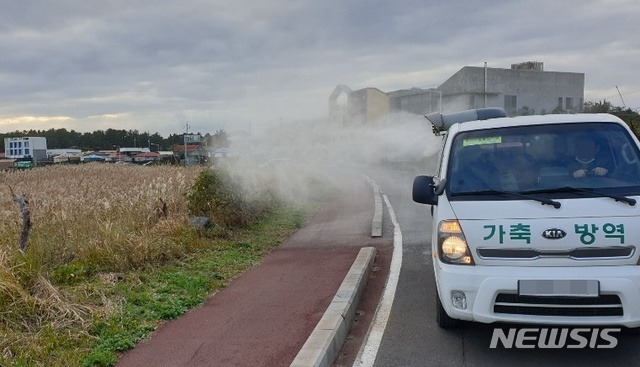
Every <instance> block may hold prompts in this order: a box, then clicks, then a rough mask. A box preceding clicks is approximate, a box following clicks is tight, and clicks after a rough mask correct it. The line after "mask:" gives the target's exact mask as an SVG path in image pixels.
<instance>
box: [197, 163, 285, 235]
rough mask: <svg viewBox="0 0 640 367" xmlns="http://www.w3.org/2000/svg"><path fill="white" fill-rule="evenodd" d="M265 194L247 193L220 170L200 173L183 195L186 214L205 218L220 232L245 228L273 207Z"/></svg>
mask: <svg viewBox="0 0 640 367" xmlns="http://www.w3.org/2000/svg"><path fill="white" fill-rule="evenodd" d="M277 202H278V201H277V200H276V199H275V195H274V194H273V193H271V192H270V191H269V190H263V191H261V192H260V193H258V194H255V195H252V194H250V193H248V192H247V191H246V190H245V189H244V188H243V186H242V184H241V182H240V181H239V180H237V179H234V178H233V177H231V176H230V175H229V174H228V173H227V172H226V171H225V170H223V169H220V168H212V169H207V170H204V171H202V172H200V175H198V177H197V178H196V180H195V184H194V185H193V187H192V189H191V190H190V191H189V193H187V207H188V209H189V213H190V214H192V215H195V216H205V217H209V218H210V219H211V220H212V221H213V223H214V225H216V226H221V227H224V228H235V227H246V226H248V225H249V224H251V223H253V222H255V221H256V220H257V219H258V218H260V217H262V216H263V215H264V214H265V213H266V212H269V211H270V210H272V209H273V208H274V207H275V206H276V205H277Z"/></svg>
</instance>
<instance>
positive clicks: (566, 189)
mask: <svg viewBox="0 0 640 367" xmlns="http://www.w3.org/2000/svg"><path fill="white" fill-rule="evenodd" d="M555 192H586V193H589V194H595V195H598V196H603V197H607V198H611V199H613V200H615V201H622V202H624V203H627V204H629V205H630V206H635V205H636V199H634V198H629V197H626V196H623V195H615V194H607V193H604V192H600V191H596V190H593V189H586V188H582V187H573V186H564V187H558V188H555V189H548V190H535V191H527V193H528V194H547V193H555Z"/></svg>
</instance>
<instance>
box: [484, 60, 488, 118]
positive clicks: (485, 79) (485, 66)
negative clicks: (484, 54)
mask: <svg viewBox="0 0 640 367" xmlns="http://www.w3.org/2000/svg"><path fill="white" fill-rule="evenodd" d="M484 106H485V107H487V62H486V61H485V62H484Z"/></svg>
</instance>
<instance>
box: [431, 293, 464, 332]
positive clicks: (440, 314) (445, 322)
mask: <svg viewBox="0 0 640 367" xmlns="http://www.w3.org/2000/svg"><path fill="white" fill-rule="evenodd" d="M436 303H437V304H436V321H437V322H438V326H440V327H441V328H443V329H455V328H457V327H460V324H461V321H460V320H458V319H454V318H452V317H450V316H449V315H448V314H447V311H445V310H444V307H442V302H441V301H440V295H438V297H436Z"/></svg>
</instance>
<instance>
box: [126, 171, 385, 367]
mask: <svg viewBox="0 0 640 367" xmlns="http://www.w3.org/2000/svg"><path fill="white" fill-rule="evenodd" d="M373 210H374V205H373V193H372V189H371V186H369V185H368V184H367V183H366V182H365V181H364V180H363V181H362V183H358V184H354V185H349V186H347V187H346V188H345V189H344V190H343V191H342V192H341V194H340V195H339V196H338V197H337V198H336V199H335V200H333V201H331V202H329V203H327V205H325V206H324V208H323V209H322V210H320V211H319V212H318V213H317V214H316V215H314V216H313V217H312V218H311V219H310V221H309V222H308V223H307V225H305V227H304V228H302V229H300V230H299V231H298V232H296V233H295V234H294V235H293V236H292V237H291V238H289V239H288V240H287V241H286V242H285V243H283V244H282V245H281V246H279V247H278V248H276V249H275V250H273V251H272V252H271V253H269V254H268V255H267V256H266V257H265V258H264V259H263V261H262V262H261V263H260V264H258V265H256V266H255V267H253V268H251V269H249V270H248V271H247V272H245V273H244V274H243V275H241V276H240V277H238V278H237V279H235V280H234V281H232V282H231V284H229V285H228V286H227V287H226V288H224V289H223V290H221V291H219V292H218V293H216V294H215V295H213V296H212V297H211V298H210V299H209V300H208V301H207V302H206V303H205V304H203V305H202V306H201V307H198V308H196V309H193V310H191V311H190V312H188V313H186V314H185V315H183V316H182V317H180V318H178V319H176V320H173V321H171V322H167V323H165V324H163V325H161V326H160V327H159V328H158V329H157V330H156V331H155V332H154V333H153V334H152V335H151V337H150V338H149V339H147V340H144V341H142V342H140V343H139V344H138V346H136V347H135V348H134V349H132V350H130V351H128V352H125V353H124V354H123V355H122V357H121V358H120V360H119V362H118V364H117V366H119V367H128V366H136V367H138V366H190V367H191V366H193V367H196V366H251V367H256V366H289V364H290V363H291V362H292V361H293V359H294V358H295V356H296V355H297V353H298V351H299V350H300V348H301V347H302V345H303V344H304V343H305V341H306V340H307V338H308V337H309V335H310V334H311V332H312V331H313V329H314V327H315V326H316V324H317V323H318V321H319V320H320V318H321V317H322V315H323V313H324V311H325V310H326V308H327V306H328V305H329V303H330V302H331V300H332V299H333V297H334V295H335V293H336V291H337V290H338V288H339V287H340V284H341V283H342V281H343V279H344V277H345V275H346V274H347V272H348V271H349V268H350V267H351V265H352V263H353V261H354V260H355V258H356V256H357V255H358V252H359V250H360V248H362V247H367V246H373V247H376V249H377V250H378V251H377V257H376V264H375V265H374V271H373V272H372V275H371V276H370V278H369V283H368V285H367V289H366V290H365V292H364V294H363V297H362V300H361V302H360V306H359V309H358V312H357V316H356V319H355V320H354V322H353V323H352V328H351V330H350V335H349V336H348V337H347V341H346V342H345V346H344V348H343V351H342V352H341V354H340V355H339V357H338V359H337V362H336V365H340V366H342V365H350V363H352V361H353V360H354V358H355V354H356V353H357V351H358V348H359V345H360V342H361V341H362V338H363V337H364V335H365V334H366V330H367V328H368V323H369V322H370V320H371V317H372V316H373V312H374V311H375V307H376V305H377V302H378V299H379V296H380V294H381V293H382V290H383V288H384V281H385V280H386V273H387V272H388V266H389V263H390V257H391V251H392V241H393V231H392V229H389V225H388V224H386V223H385V226H384V227H385V229H384V235H383V237H381V238H371V220H372V216H373ZM386 222H387V223H388V222H389V221H388V220H387V221H386Z"/></svg>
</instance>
